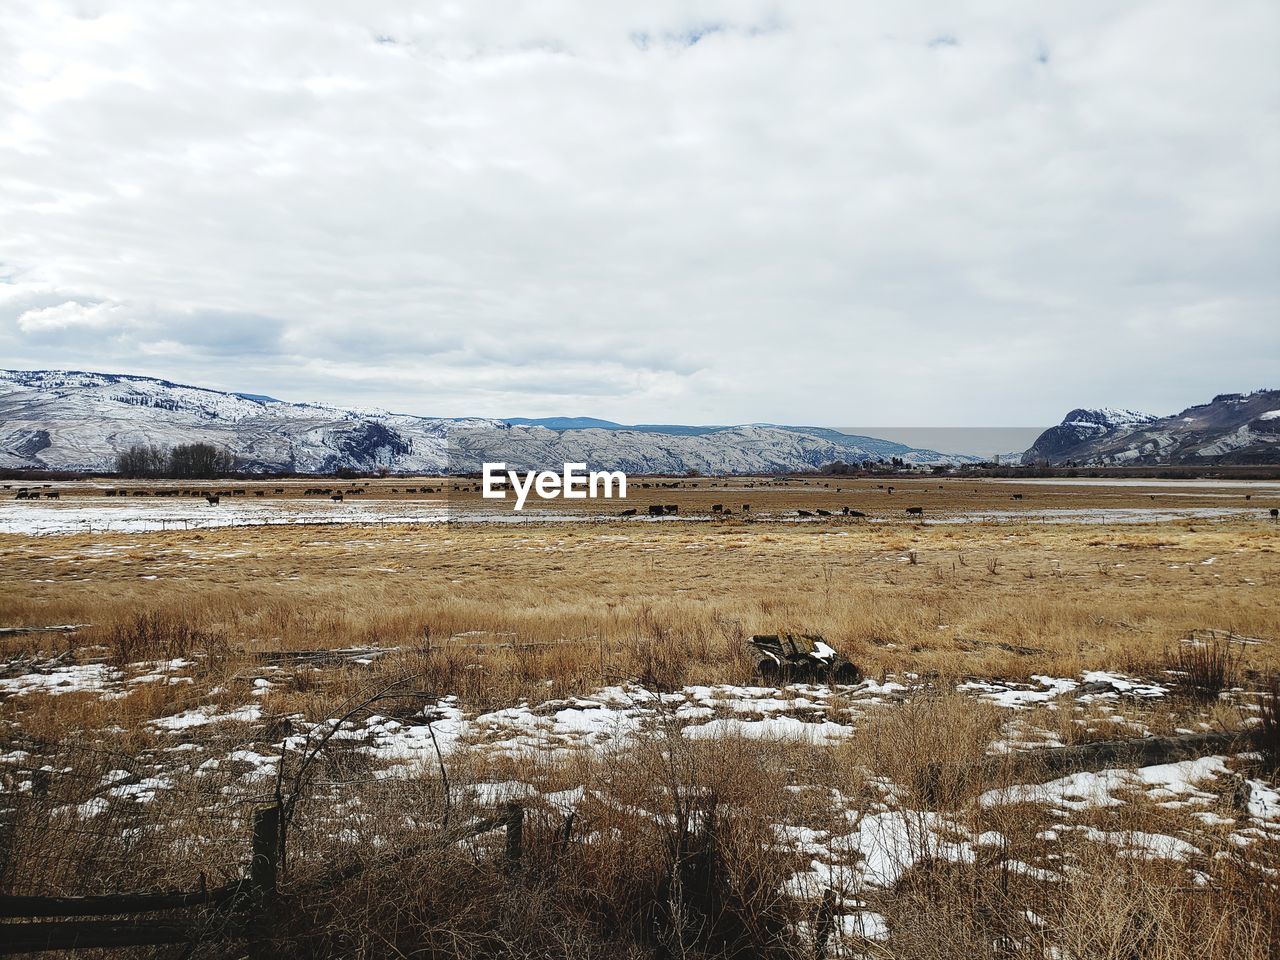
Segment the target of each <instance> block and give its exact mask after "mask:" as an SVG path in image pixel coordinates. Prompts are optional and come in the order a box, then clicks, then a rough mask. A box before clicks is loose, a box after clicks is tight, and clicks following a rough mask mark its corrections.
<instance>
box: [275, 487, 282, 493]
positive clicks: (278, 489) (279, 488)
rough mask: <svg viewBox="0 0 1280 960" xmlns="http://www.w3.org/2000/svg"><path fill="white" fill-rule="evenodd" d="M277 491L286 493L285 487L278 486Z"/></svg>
mask: <svg viewBox="0 0 1280 960" xmlns="http://www.w3.org/2000/svg"><path fill="white" fill-rule="evenodd" d="M276 493H284V487H276Z"/></svg>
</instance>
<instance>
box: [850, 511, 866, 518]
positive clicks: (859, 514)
mask: <svg viewBox="0 0 1280 960" xmlns="http://www.w3.org/2000/svg"><path fill="white" fill-rule="evenodd" d="M849 516H851V517H865V516H866V514H865V513H863V512H862V511H861V510H850V511H849Z"/></svg>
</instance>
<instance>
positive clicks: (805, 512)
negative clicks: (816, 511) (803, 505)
mask: <svg viewBox="0 0 1280 960" xmlns="http://www.w3.org/2000/svg"><path fill="white" fill-rule="evenodd" d="M796 516H797V517H812V516H813V514H812V513H810V512H809V511H808V510H797V511H796Z"/></svg>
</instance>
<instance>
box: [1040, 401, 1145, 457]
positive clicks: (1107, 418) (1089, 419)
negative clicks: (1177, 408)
mask: <svg viewBox="0 0 1280 960" xmlns="http://www.w3.org/2000/svg"><path fill="white" fill-rule="evenodd" d="M1159 419H1160V418H1159V417H1157V416H1155V415H1154V414H1150V413H1139V412H1138V411H1137V410H1116V409H1114V408H1112V407H1098V408H1097V409H1093V410H1084V409H1077V410H1072V411H1071V412H1070V413H1068V414H1067V415H1066V416H1065V417H1063V418H1062V422H1061V423H1060V424H1058V425H1057V426H1056V427H1050V428H1049V429H1048V430H1046V431H1045V432H1044V433H1042V434H1040V436H1039V437H1037V438H1036V442H1035V443H1034V444H1032V445H1031V447H1030V449H1028V450H1027V452H1026V453H1024V454H1023V457H1022V462H1023V463H1036V462H1040V461H1044V460H1048V461H1049V462H1051V463H1053V462H1057V461H1058V460H1070V459H1073V455H1074V453H1075V452H1077V451H1080V450H1082V449H1084V448H1085V447H1087V446H1088V445H1090V444H1093V443H1096V442H1097V441H1099V440H1101V439H1102V438H1103V437H1109V438H1117V437H1123V436H1125V435H1126V434H1128V433H1131V432H1132V431H1134V430H1136V429H1137V428H1138V427H1142V426H1145V425H1146V424H1148V423H1155V422H1156V421H1157V420H1159ZM1075 459H1078V458H1075Z"/></svg>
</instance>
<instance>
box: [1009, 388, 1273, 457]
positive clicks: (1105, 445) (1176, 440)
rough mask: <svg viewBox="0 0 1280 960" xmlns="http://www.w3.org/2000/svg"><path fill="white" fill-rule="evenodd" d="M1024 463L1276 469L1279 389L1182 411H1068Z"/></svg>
mask: <svg viewBox="0 0 1280 960" xmlns="http://www.w3.org/2000/svg"><path fill="white" fill-rule="evenodd" d="M1022 462H1023V463H1050V464H1065V463H1076V464H1080V465H1092V466H1156V465H1162V464H1179V465H1202V466H1211V465H1214V464H1250V463H1280V390H1256V391H1254V392H1253V393H1248V394H1243V393H1224V394H1220V395H1218V396H1216V397H1214V398H1213V399H1212V400H1211V401H1209V402H1208V403H1204V404H1200V405H1198V406H1194V407H1188V408H1187V409H1186V410H1183V411H1182V412H1181V413H1176V414H1174V415H1172V416H1168V417H1157V416H1153V415H1151V414H1147V413H1136V412H1134V411H1132V410H1111V409H1100V410H1084V409H1081V410H1072V411H1071V412H1070V413H1068V414H1067V415H1066V417H1064V418H1063V421H1062V423H1060V424H1058V425H1057V426H1056V427H1050V428H1049V429H1048V430H1046V431H1045V432H1044V433H1042V434H1041V435H1040V436H1039V437H1038V438H1037V440H1036V442H1035V443H1034V444H1032V446H1031V447H1030V448H1029V449H1028V450H1027V451H1026V453H1024V454H1023V457H1022Z"/></svg>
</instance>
